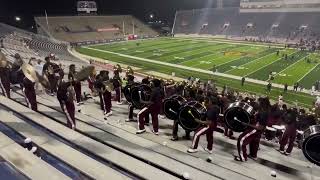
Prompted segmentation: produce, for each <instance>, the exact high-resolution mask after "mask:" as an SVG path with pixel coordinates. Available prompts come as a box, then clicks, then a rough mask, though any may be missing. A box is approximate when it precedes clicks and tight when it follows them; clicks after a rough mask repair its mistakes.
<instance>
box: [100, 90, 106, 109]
mask: <svg viewBox="0 0 320 180" xmlns="http://www.w3.org/2000/svg"><path fill="white" fill-rule="evenodd" d="M101 97H102V98H101V99H102V104H103V111H104V112H105V113H107V110H106V103H105V102H104V96H103V94H102V93H101Z"/></svg>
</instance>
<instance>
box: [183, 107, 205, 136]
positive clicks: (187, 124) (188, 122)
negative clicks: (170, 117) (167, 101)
mask: <svg viewBox="0 0 320 180" xmlns="http://www.w3.org/2000/svg"><path fill="white" fill-rule="evenodd" d="M189 111H190V112H191V114H190V113H189ZM206 112H207V109H206V107H204V106H203V105H202V104H200V103H199V102H197V101H190V102H187V103H185V104H184V105H183V106H182V107H181V109H180V112H179V124H180V125H181V127H182V128H183V129H185V130H188V131H195V130H197V129H198V128H199V127H200V124H199V123H197V122H196V121H195V120H194V119H195V118H196V119H200V120H204V116H205V113H206Z"/></svg>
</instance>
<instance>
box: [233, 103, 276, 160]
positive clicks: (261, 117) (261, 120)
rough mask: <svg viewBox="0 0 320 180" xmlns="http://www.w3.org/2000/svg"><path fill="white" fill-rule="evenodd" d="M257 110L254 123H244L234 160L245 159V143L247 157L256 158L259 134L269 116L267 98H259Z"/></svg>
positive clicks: (262, 130)
mask: <svg viewBox="0 0 320 180" xmlns="http://www.w3.org/2000/svg"><path fill="white" fill-rule="evenodd" d="M259 108H260V109H259V110H258V112H257V113H256V115H255V124H246V123H243V122H242V124H243V125H246V126H247V129H246V130H245V131H244V132H243V133H241V134H240V136H239V137H238V141H237V149H238V155H239V156H235V157H234V159H235V160H236V161H247V158H248V155H247V145H249V147H250V155H249V157H250V158H252V159H256V158H257V153H258V149H259V143H260V138H261V135H262V134H263V132H264V129H265V128H266V125H267V122H268V116H269V109H270V102H269V99H268V98H260V99H259Z"/></svg>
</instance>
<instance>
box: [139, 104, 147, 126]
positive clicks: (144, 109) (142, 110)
mask: <svg viewBox="0 0 320 180" xmlns="http://www.w3.org/2000/svg"><path fill="white" fill-rule="evenodd" d="M146 110H148V108H147V107H145V108H143V109H141V111H139V113H138V114H137V119H138V126H140V121H139V117H140V114H141V113H143V112H144V111H146Z"/></svg>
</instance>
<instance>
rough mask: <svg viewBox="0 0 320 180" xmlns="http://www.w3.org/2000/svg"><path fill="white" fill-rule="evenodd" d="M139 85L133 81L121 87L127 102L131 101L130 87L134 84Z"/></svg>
mask: <svg viewBox="0 0 320 180" xmlns="http://www.w3.org/2000/svg"><path fill="white" fill-rule="evenodd" d="M138 85H140V84H139V83H133V84H127V85H126V86H125V87H124V88H123V94H124V97H125V98H126V100H127V101H128V102H131V89H132V88H133V87H135V86H138Z"/></svg>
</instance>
